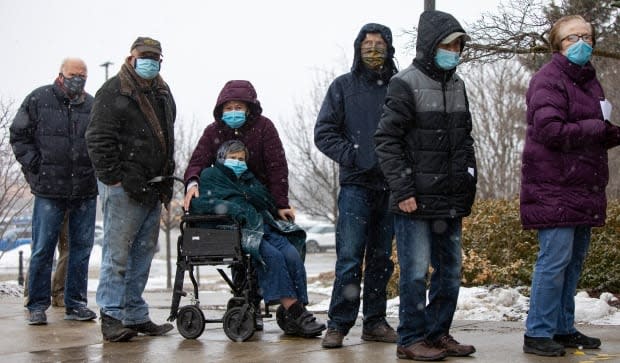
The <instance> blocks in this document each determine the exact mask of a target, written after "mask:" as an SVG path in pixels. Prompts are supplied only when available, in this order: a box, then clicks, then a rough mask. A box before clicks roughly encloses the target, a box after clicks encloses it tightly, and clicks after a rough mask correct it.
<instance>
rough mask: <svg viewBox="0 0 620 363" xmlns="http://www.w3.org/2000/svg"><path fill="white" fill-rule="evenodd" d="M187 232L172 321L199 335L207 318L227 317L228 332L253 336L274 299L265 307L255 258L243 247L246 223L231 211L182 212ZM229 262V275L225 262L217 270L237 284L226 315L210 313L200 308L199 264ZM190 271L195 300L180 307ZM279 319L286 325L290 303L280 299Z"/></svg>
mask: <svg viewBox="0 0 620 363" xmlns="http://www.w3.org/2000/svg"><path fill="white" fill-rule="evenodd" d="M180 230H181V235H180V236H179V239H178V241H177V269H176V275H175V279H174V287H173V293H172V304H171V307H170V316H169V317H168V321H170V322H173V321H175V320H176V322H177V329H178V331H179V333H180V334H181V335H182V336H183V337H184V338H186V339H196V338H198V337H199V336H201V335H202V333H203V332H204V329H205V325H206V324H207V323H222V324H223V327H224V333H226V336H227V337H228V338H229V339H231V340H233V341H236V342H242V341H246V340H248V339H250V338H251V337H252V336H253V335H254V332H255V331H256V317H257V315H259V316H261V317H263V318H271V317H272V315H271V313H270V312H269V306H270V305H269V304H265V311H264V313H262V312H261V311H260V304H258V301H260V296H259V293H258V281H257V278H256V273H255V267H254V262H253V261H252V258H251V257H250V255H249V254H247V253H244V252H243V250H242V248H241V226H240V225H239V224H238V223H237V222H235V221H234V220H233V219H232V218H231V217H229V216H226V215H191V214H185V215H184V216H183V217H182V218H181V224H180ZM204 265H210V266H227V267H229V268H230V269H231V275H230V276H229V275H228V274H227V273H226V272H225V271H224V270H223V269H222V268H217V272H218V273H219V274H220V276H221V277H222V278H223V279H224V281H226V283H227V284H228V286H229V287H230V289H231V292H232V295H233V296H232V297H231V298H230V299H229V300H228V303H227V306H226V312H225V313H224V316H223V317H222V318H221V319H206V318H205V315H204V313H203V312H202V310H201V309H200V300H199V298H198V282H197V281H196V277H195V276H194V267H195V266H204ZM186 271H187V272H188V273H189V278H190V280H191V281H192V285H193V293H192V294H191V295H190V298H191V300H190V301H191V303H190V304H189V305H185V306H182V307H181V308H179V305H180V302H181V297H186V296H187V295H188V293H187V292H185V291H184V290H183V279H184V278H185V272H186ZM276 321H277V323H278V325H279V326H280V327H281V328H282V329H283V330H284V327H285V322H284V308H283V307H282V306H281V305H280V306H279V307H278V309H277V312H276Z"/></svg>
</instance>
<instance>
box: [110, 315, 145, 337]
mask: <svg viewBox="0 0 620 363" xmlns="http://www.w3.org/2000/svg"><path fill="white" fill-rule="evenodd" d="M101 334H102V335H103V340H107V341H110V342H128V341H130V340H131V338H133V337H135V336H136V335H138V332H137V331H135V330H132V329H129V328H125V327H124V326H123V323H122V322H121V321H120V320H118V319H114V318H113V317H111V316H109V315H106V314H104V313H101Z"/></svg>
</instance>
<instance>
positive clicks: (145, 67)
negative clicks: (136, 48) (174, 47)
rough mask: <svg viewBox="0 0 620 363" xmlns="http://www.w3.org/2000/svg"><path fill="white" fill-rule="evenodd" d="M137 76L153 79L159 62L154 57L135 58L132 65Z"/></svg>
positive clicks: (157, 71) (157, 70)
mask: <svg viewBox="0 0 620 363" xmlns="http://www.w3.org/2000/svg"><path fill="white" fill-rule="evenodd" d="M134 68H135V69H136V73H137V74H138V76H140V77H141V78H144V79H153V78H155V77H157V74H158V73H159V68H160V63H159V61H157V60H155V59H149V58H136V65H135V67H134Z"/></svg>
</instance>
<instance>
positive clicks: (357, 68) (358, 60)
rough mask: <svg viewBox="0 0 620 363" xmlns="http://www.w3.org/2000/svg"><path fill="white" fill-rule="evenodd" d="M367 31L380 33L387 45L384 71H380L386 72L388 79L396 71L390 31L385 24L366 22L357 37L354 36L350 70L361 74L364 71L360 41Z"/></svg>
mask: <svg viewBox="0 0 620 363" xmlns="http://www.w3.org/2000/svg"><path fill="white" fill-rule="evenodd" d="M367 33H379V34H381V37H382V38H383V40H385V42H386V43H387V45H388V47H387V57H386V59H385V64H384V71H382V74H387V75H388V76H387V78H388V79H389V78H390V77H391V76H392V75H394V74H396V72H397V68H396V65H395V64H394V52H395V50H394V47H393V46H392V31H391V30H390V28H388V27H387V26H385V25H381V24H376V23H368V24H366V25H364V26H363V27H362V29H360V31H359V33H358V34H357V38H355V41H354V42H353V48H354V50H355V53H354V56H353V66H352V67H351V72H353V73H355V74H361V73H362V72H364V71H366V67H364V63H363V62H362V41H364V39H365V38H366V34H367Z"/></svg>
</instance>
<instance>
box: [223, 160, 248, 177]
mask: <svg viewBox="0 0 620 363" xmlns="http://www.w3.org/2000/svg"><path fill="white" fill-rule="evenodd" d="M224 166H226V167H228V168H230V169H231V170H232V171H233V172H234V173H235V175H237V176H239V175H241V174H243V172H244V171H246V170H248V165H247V164H246V163H245V161H241V160H237V159H226V160H224Z"/></svg>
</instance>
